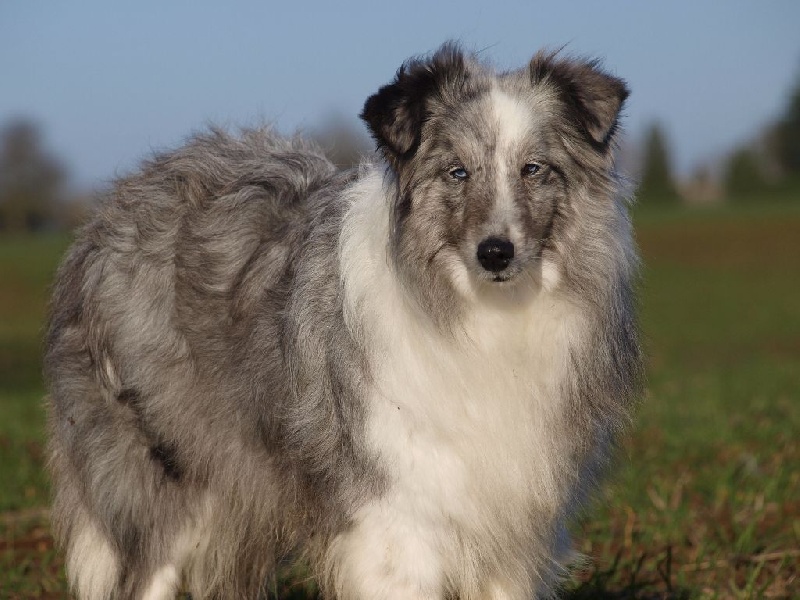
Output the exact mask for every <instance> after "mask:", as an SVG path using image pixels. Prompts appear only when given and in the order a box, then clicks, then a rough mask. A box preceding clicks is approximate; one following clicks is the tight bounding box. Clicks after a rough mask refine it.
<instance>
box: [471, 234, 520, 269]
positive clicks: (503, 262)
mask: <svg viewBox="0 0 800 600" xmlns="http://www.w3.org/2000/svg"><path fill="white" fill-rule="evenodd" d="M512 258H514V244H512V243H511V242H509V241H508V240H503V239H500V238H495V237H491V238H487V239H485V240H483V241H482V242H481V243H480V244H478V261H479V262H480V263H481V266H482V267H483V268H484V269H486V270H487V271H491V272H492V273H497V272H499V271H502V270H503V269H505V268H506V267H507V266H508V265H509V263H510V262H511V259H512Z"/></svg>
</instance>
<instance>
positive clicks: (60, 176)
mask: <svg viewBox="0 0 800 600" xmlns="http://www.w3.org/2000/svg"><path fill="white" fill-rule="evenodd" d="M64 180H65V171H64V169H63V168H62V166H61V165H60V164H59V163H58V161H56V160H55V159H54V158H53V157H51V156H50V155H48V154H47V152H46V151H45V150H44V148H43V147H42V142H41V135H40V132H39V129H38V127H37V126H36V125H35V124H34V123H33V122H31V121H29V120H24V119H20V120H16V121H13V122H11V123H9V124H8V125H6V126H5V127H4V128H3V129H2V132H0V229H2V230H5V231H8V232H24V231H37V230H41V229H43V228H44V227H46V226H47V225H48V224H50V223H52V222H53V221H54V219H55V214H56V212H57V210H58V200H59V196H60V195H61V192H62V186H63V184H64Z"/></svg>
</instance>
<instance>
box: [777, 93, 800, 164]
mask: <svg viewBox="0 0 800 600" xmlns="http://www.w3.org/2000/svg"><path fill="white" fill-rule="evenodd" d="M772 135H773V136H774V138H773V143H774V151H775V154H776V158H777V159H778V163H779V165H780V167H781V170H782V171H783V173H784V174H785V175H790V176H800V77H798V81H797V84H796V86H795V88H794V91H793V92H792V93H791V94H790V96H789V102H788V104H787V106H786V109H785V111H784V114H783V116H782V117H781V118H780V119H779V120H778V123H777V124H776V125H775V129H774V131H773V132H772Z"/></svg>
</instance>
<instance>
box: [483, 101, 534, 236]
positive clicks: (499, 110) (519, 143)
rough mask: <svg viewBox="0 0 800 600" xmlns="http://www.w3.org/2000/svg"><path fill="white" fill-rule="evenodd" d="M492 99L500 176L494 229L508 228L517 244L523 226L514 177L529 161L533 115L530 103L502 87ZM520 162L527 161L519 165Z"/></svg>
mask: <svg viewBox="0 0 800 600" xmlns="http://www.w3.org/2000/svg"><path fill="white" fill-rule="evenodd" d="M490 98H491V100H490V102H491V111H492V117H493V125H494V129H495V134H496V139H495V144H496V145H495V153H494V168H495V173H496V177H497V179H496V181H495V185H496V188H495V194H496V196H495V207H494V211H493V215H492V223H491V227H492V228H497V230H496V231H493V233H500V232H502V231H504V230H506V229H508V232H509V234H510V236H511V239H512V241H513V240H514V239H515V238H517V237H518V235H519V227H518V226H517V220H518V215H517V214H516V213H517V211H516V207H515V206H514V196H513V191H512V189H511V185H510V184H511V177H513V176H516V175H519V173H520V171H521V170H522V166H523V164H524V160H525V157H524V154H523V153H522V148H523V146H524V141H525V139H526V138H527V137H528V136H529V135H530V134H531V130H532V129H533V114H532V113H531V110H530V107H529V106H527V105H526V103H524V102H522V101H521V100H520V99H518V98H515V97H514V96H511V95H509V94H507V93H506V92H504V91H502V90H500V89H499V88H496V87H495V88H493V89H492V92H491V97H490ZM520 161H523V162H521V163H520V164H516V163H518V162H520Z"/></svg>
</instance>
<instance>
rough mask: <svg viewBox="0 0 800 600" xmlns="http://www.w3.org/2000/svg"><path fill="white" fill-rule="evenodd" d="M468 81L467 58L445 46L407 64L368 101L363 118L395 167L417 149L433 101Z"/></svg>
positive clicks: (449, 46)
mask: <svg viewBox="0 0 800 600" xmlns="http://www.w3.org/2000/svg"><path fill="white" fill-rule="evenodd" d="M465 79H466V65H465V60H464V55H463V54H462V52H461V50H460V49H459V48H458V46H457V45H456V44H453V43H446V44H444V45H443V46H442V47H441V48H440V49H439V50H437V51H436V53H435V54H434V55H433V56H431V57H430V58H428V59H413V60H410V61H408V62H406V63H404V64H403V66H402V67H400V69H399V70H398V71H397V75H396V76H395V79H394V81H393V82H392V83H390V84H389V85H385V86H383V87H382V88H381V89H380V90H378V93H376V94H374V95H373V96H370V97H369V98H368V99H367V101H366V103H365V104H364V110H362V111H361V118H362V119H363V120H364V122H365V123H366V124H367V126H368V127H369V130H370V132H371V133H372V137H374V138H375V141H376V142H377V144H378V148H379V149H380V150H381V151H382V152H383V154H384V156H385V157H386V159H387V160H388V161H389V162H390V163H391V164H392V165H393V166H394V167H395V168H397V167H398V166H399V164H400V163H402V162H403V161H404V160H406V159H408V158H409V157H411V156H413V154H414V152H415V151H416V150H417V147H418V146H419V144H420V140H421V134H422V126H423V124H424V122H425V120H426V118H427V117H428V114H429V110H430V107H431V103H432V101H433V100H434V99H440V100H446V98H447V97H448V96H449V95H450V94H451V93H453V92H454V91H456V90H458V89H460V87H461V86H462V85H463V83H464V81H465Z"/></svg>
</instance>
